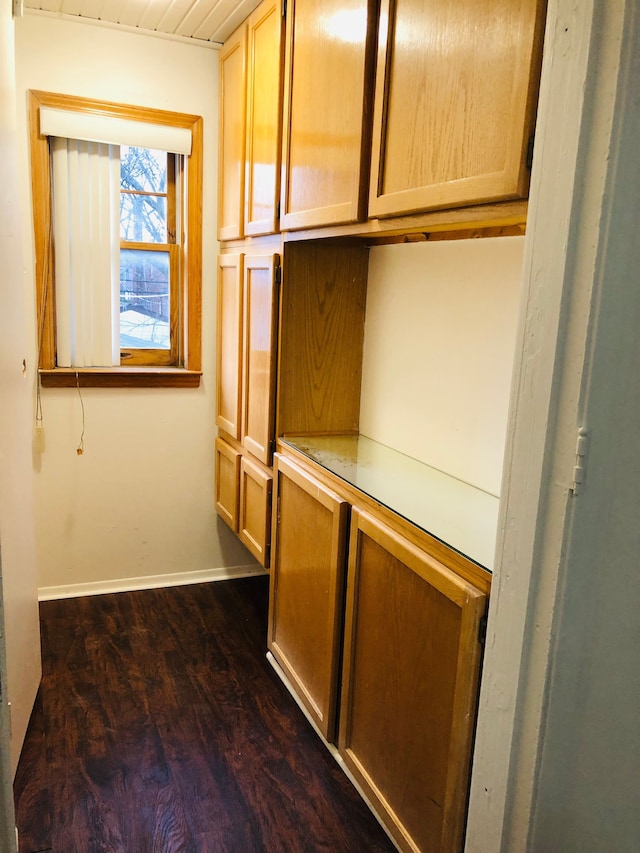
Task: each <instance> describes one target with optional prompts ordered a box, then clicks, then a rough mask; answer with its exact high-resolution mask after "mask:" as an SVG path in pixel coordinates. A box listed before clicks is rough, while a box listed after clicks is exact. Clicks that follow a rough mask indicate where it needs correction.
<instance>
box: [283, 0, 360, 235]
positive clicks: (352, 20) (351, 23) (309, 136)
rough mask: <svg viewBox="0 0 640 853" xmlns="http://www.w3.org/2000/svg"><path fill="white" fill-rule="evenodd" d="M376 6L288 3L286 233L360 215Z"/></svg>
mask: <svg viewBox="0 0 640 853" xmlns="http://www.w3.org/2000/svg"><path fill="white" fill-rule="evenodd" d="M375 22H376V3H375V2H374V0H289V3H288V8H287V34H286V50H285V96H284V121H283V155H282V159H283V170H282V171H283V186H282V193H281V216H280V223H281V227H282V228H283V230H285V229H295V228H309V227H312V226H318V225H327V224H334V223H343V222H355V221H356V220H358V219H360V218H362V216H363V215H364V212H365V210H364V208H365V204H366V198H365V196H364V195H363V190H365V189H366V175H367V171H368V165H369V133H370V132H369V130H368V117H369V103H368V102H369V98H370V93H371V69H372V67H373V49H374V39H375Z"/></svg>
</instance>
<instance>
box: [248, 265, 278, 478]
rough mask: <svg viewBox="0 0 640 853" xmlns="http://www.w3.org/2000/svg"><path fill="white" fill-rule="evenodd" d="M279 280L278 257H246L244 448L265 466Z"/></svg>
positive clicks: (271, 420) (268, 450)
mask: <svg viewBox="0 0 640 853" xmlns="http://www.w3.org/2000/svg"><path fill="white" fill-rule="evenodd" d="M279 276H280V257H279V255H275V254H270V255H256V256H248V255H247V256H246V257H245V260H244V286H243V303H244V310H243V365H242V401H243V407H242V444H243V447H245V448H246V449H247V450H248V451H249V452H250V453H252V454H253V455H254V456H255V457H256V458H257V459H259V460H260V461H261V462H264V463H265V465H268V464H270V462H271V455H272V453H273V448H272V446H271V442H272V440H273V437H274V422H275V408H274V406H275V400H274V397H275V378H276V374H275V364H276V329H277V318H278V312H277V299H278V291H277V287H278V280H279Z"/></svg>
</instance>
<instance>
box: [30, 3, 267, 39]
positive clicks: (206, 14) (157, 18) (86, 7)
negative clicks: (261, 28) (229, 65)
mask: <svg viewBox="0 0 640 853" xmlns="http://www.w3.org/2000/svg"><path fill="white" fill-rule="evenodd" d="M258 3H259V0H24V3H23V5H24V10H25V12H29V11H32V10H35V11H40V12H42V13H48V14H52V15H64V16H65V17H66V16H75V17H79V18H81V19H90V20H91V21H92V22H98V21H100V22H102V23H104V24H107V25H109V26H113V25H114V24H116V25H120V26H123V27H128V28H131V27H137V28H139V29H140V30H146V31H151V32H156V33H162V34H164V35H169V36H173V37H180V38H191V39H199V40H203V41H207V42H213V43H220V42H223V41H225V39H226V38H227V36H228V35H230V34H231V33H232V32H233V31H234V30H235V28H236V27H237V26H238V24H240V23H241V22H242V21H243V20H244V19H245V18H246V17H247V15H249V14H250V13H251V12H252V11H253V10H254V9H255V7H256V6H257V5H258Z"/></svg>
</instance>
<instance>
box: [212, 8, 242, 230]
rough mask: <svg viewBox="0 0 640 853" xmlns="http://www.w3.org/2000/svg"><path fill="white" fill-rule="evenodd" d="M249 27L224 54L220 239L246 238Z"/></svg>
mask: <svg viewBox="0 0 640 853" xmlns="http://www.w3.org/2000/svg"><path fill="white" fill-rule="evenodd" d="M246 66H247V28H246V24H242V26H241V27H239V28H238V29H237V30H236V31H235V33H234V34H233V35H232V36H230V37H229V39H228V40H227V42H226V43H225V46H224V48H223V49H222V51H221V53H220V128H219V138H218V139H219V142H218V239H219V240H236V239H238V238H239V237H242V235H243V231H244V229H243V210H244V151H245V121H246V118H245V112H246V90H247V86H246V82H247V78H246V71H247V68H246Z"/></svg>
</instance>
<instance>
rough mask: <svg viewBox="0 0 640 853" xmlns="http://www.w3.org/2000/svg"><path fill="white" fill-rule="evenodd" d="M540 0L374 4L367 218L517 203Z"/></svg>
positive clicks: (534, 87)
mask: <svg viewBox="0 0 640 853" xmlns="http://www.w3.org/2000/svg"><path fill="white" fill-rule="evenodd" d="M545 6H546V3H545V2H544V0H456V2H455V3H452V2H450V0H382V3H381V11H380V26H379V41H378V58H377V68H376V88H375V108H374V123H373V145H372V160H371V180H370V197H369V215H370V216H372V217H384V216H393V215H399V214H406V213H415V212H419V211H425V210H430V209H435V208H447V207H460V206H464V205H471V204H477V203H482V202H494V201H501V200H506V199H516V198H523V197H526V195H527V191H528V181H529V168H528V165H527V155H528V149H529V145H530V140H531V138H532V134H533V126H534V120H535V108H536V102H537V91H538V77H539V67H540V58H541V42H542V30H543V22H544V11H545Z"/></svg>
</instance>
